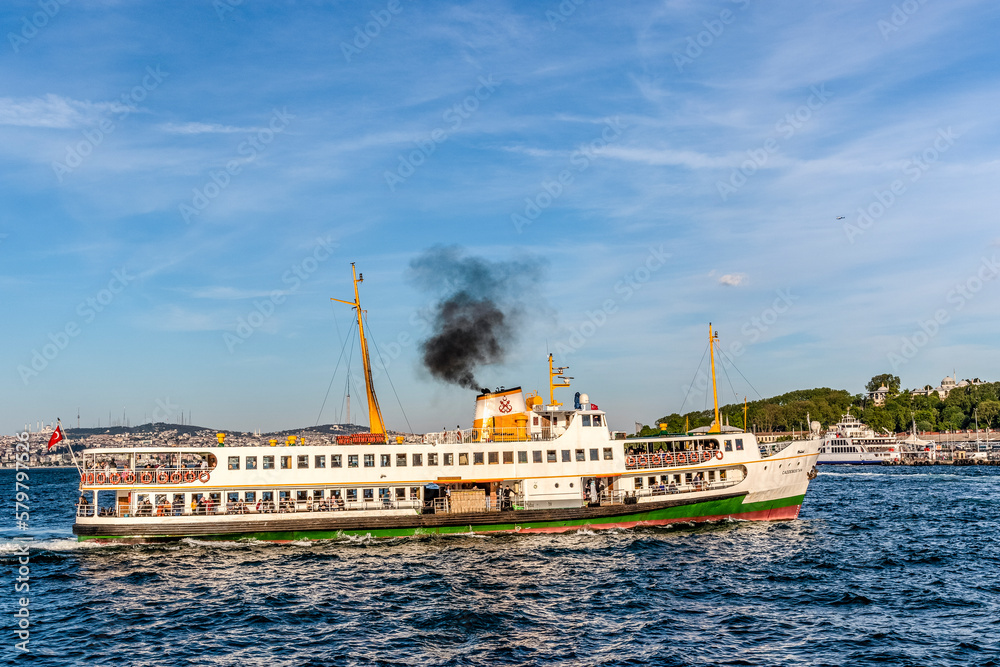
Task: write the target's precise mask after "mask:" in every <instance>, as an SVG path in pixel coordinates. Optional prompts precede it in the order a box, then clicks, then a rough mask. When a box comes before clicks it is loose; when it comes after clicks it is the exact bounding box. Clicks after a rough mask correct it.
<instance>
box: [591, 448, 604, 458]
mask: <svg viewBox="0 0 1000 667" xmlns="http://www.w3.org/2000/svg"><path fill="white" fill-rule="evenodd" d="M590 460H591V461H600V460H601V457H600V451H599V450H598V449H597V448H596V447H594V448H593V449H591V450H590Z"/></svg>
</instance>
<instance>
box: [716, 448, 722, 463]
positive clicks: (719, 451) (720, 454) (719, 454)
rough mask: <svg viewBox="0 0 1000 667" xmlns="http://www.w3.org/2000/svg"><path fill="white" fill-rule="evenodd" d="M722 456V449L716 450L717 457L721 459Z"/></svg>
mask: <svg viewBox="0 0 1000 667" xmlns="http://www.w3.org/2000/svg"><path fill="white" fill-rule="evenodd" d="M722 456H723V454H722V450H721V449H720V450H718V451H717V452H715V458H717V459H719V460H720V461H721V460H722Z"/></svg>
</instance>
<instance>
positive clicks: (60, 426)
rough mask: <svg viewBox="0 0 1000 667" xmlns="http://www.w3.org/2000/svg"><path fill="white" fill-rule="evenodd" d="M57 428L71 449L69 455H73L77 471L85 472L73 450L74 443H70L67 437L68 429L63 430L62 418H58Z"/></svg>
mask: <svg viewBox="0 0 1000 667" xmlns="http://www.w3.org/2000/svg"><path fill="white" fill-rule="evenodd" d="M56 428H58V429H59V431H60V432H61V433H62V436H63V439H64V440H65V441H66V447H67V448H68V449H69V455H70V456H71V457H73V465H75V466H76V471H77V472H78V473H80V474H81V475H82V474H83V470H81V469H80V464H79V463H77V461H76V452H74V451H73V445H71V444H69V438H67V437H66V431H63V428H62V420H61V419H56Z"/></svg>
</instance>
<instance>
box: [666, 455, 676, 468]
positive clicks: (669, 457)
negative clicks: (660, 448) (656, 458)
mask: <svg viewBox="0 0 1000 667" xmlns="http://www.w3.org/2000/svg"><path fill="white" fill-rule="evenodd" d="M663 457H664V458H663V460H664V462H665V463H666V465H668V466H672V465H673V464H674V455H673V454H664V455H663Z"/></svg>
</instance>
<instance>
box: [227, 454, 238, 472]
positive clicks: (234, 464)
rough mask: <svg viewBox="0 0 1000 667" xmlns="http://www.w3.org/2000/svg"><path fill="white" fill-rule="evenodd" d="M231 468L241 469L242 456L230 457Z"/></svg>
mask: <svg viewBox="0 0 1000 667" xmlns="http://www.w3.org/2000/svg"><path fill="white" fill-rule="evenodd" d="M229 469H230V470H239V469H240V457H238V456H230V457H229Z"/></svg>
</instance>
